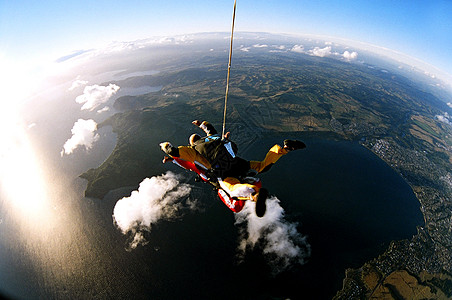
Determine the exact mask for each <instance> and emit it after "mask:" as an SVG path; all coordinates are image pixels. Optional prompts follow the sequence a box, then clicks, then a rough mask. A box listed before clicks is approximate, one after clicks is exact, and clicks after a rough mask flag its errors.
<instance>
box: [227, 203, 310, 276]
mask: <svg viewBox="0 0 452 300" xmlns="http://www.w3.org/2000/svg"><path fill="white" fill-rule="evenodd" d="M279 202H280V201H279V199H277V198H276V197H271V198H269V199H267V212H266V214H265V215H264V217H262V218H258V217H257V216H256V214H255V212H254V209H255V204H254V203H251V202H249V201H248V202H247V203H246V205H245V207H244V208H243V210H242V211H241V212H240V213H238V214H235V224H236V225H237V226H239V246H238V250H239V256H240V257H241V258H242V259H243V258H244V256H245V254H246V251H247V250H248V249H250V250H251V249H253V248H254V247H255V246H256V245H259V246H260V247H262V248H263V253H264V254H265V255H266V256H267V257H268V260H269V263H270V265H271V267H272V269H273V271H274V272H275V273H279V272H281V271H283V270H285V269H287V268H289V267H290V266H292V265H296V264H304V263H305V261H306V259H307V258H308V257H309V256H310V253H311V247H310V245H309V244H308V242H307V241H306V237H304V236H302V235H301V234H300V233H299V232H298V231H297V223H290V222H288V221H286V220H285V219H284V210H283V208H282V207H281V206H280V205H279Z"/></svg>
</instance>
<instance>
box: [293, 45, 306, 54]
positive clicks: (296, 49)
mask: <svg viewBox="0 0 452 300" xmlns="http://www.w3.org/2000/svg"><path fill="white" fill-rule="evenodd" d="M290 51H293V52H297V53H304V47H303V45H295V46H293V47H292V49H291V50H290Z"/></svg>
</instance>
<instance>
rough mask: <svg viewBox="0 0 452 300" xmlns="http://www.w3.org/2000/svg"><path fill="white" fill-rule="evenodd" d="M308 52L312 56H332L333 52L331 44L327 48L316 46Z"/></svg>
mask: <svg viewBox="0 0 452 300" xmlns="http://www.w3.org/2000/svg"><path fill="white" fill-rule="evenodd" d="M308 54H309V55H312V56H319V57H325V56H330V55H331V54H332V53H331V46H327V47H325V48H320V47H315V48H314V49H312V50H309V51H308Z"/></svg>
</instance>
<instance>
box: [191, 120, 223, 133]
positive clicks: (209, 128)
mask: <svg viewBox="0 0 452 300" xmlns="http://www.w3.org/2000/svg"><path fill="white" fill-rule="evenodd" d="M192 123H193V124H194V125H196V126H198V127H199V128H201V129H202V130H203V131H204V132H205V133H206V134H207V135H208V136H209V135H214V134H217V130H216V129H215V127H213V125H212V124H210V123H209V122H207V121H203V122H200V121H198V120H194V121H193V122H192Z"/></svg>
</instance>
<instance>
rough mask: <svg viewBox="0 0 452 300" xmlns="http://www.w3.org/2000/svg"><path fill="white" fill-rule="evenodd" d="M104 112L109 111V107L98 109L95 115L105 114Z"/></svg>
mask: <svg viewBox="0 0 452 300" xmlns="http://www.w3.org/2000/svg"><path fill="white" fill-rule="evenodd" d="M106 111H110V107H108V106H105V107H104V108H102V109H99V110H98V111H97V113H98V114H101V113H103V112H106Z"/></svg>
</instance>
